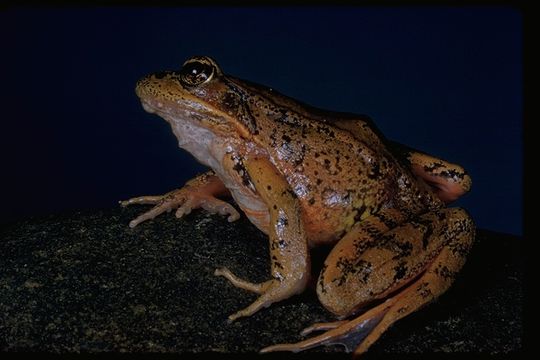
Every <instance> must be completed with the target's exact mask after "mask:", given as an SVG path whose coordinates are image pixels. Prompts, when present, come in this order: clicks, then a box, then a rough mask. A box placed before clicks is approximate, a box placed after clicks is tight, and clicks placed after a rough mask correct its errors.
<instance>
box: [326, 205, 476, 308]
mask: <svg viewBox="0 0 540 360" xmlns="http://www.w3.org/2000/svg"><path fill="white" fill-rule="evenodd" d="M361 226H362V225H361V224H360V227H361ZM359 230H362V229H361V228H360V229H359ZM358 233H360V236H357V232H354V231H353V232H351V233H349V234H347V236H345V237H344V238H343V239H342V240H340V242H339V243H338V244H336V246H335V247H334V248H333V249H332V251H331V252H330V254H329V256H328V257H327V259H326V261H325V265H324V266H323V269H322V270H321V274H320V276H319V281H318V283H317V294H318V296H319V299H320V301H321V303H322V304H323V305H324V306H325V308H327V309H328V310H330V311H331V312H333V313H334V314H336V315H338V316H339V317H346V316H348V315H351V314H353V313H355V312H356V311H358V310H359V309H360V308H361V307H363V306H364V305H366V304H368V303H370V302H371V301H373V300H377V299H382V298H385V297H387V296H388V295H389V294H390V293H393V292H395V291H396V290H398V289H400V288H401V287H402V286H404V285H406V284H407V283H409V282H410V281H411V280H413V279H414V278H416V277H417V276H418V275H420V274H421V273H422V272H424V271H425V270H426V269H428V270H429V271H438V272H446V273H448V274H452V275H453V274H454V273H453V272H455V271H456V272H457V271H458V270H459V269H460V268H461V266H462V264H463V262H464V261H465V256H466V254H467V251H468V249H469V247H470V245H471V242H472V240H473V237H474V226H473V224H472V221H471V219H470V217H469V216H468V215H467V213H466V212H465V211H464V210H462V209H458V208H451V209H448V208H445V209H440V210H436V211H433V212H428V213H425V214H423V215H420V216H418V217H417V218H414V219H412V220H410V221H409V222H407V223H402V224H400V225H398V226H396V227H394V228H393V229H391V230H389V231H387V232H385V233H382V234H375V236H374V237H373V238H372V239H370V240H366V239H365V238H364V234H363V233H361V231H358ZM358 237H360V238H363V239H362V241H357V239H358ZM437 264H438V265H437ZM434 266H435V267H436V268H434ZM449 269H452V270H451V271H450V270H449ZM429 271H428V272H429ZM448 280H452V279H448V278H447V277H445V276H434V277H432V278H431V280H430V281H432V282H433V283H430V284H429V288H430V289H432V290H431V291H432V294H431V293H430V294H429V296H432V295H433V296H436V295H438V294H439V293H442V292H444V291H445V290H446V288H447V287H448V286H449V285H450V282H451V281H448ZM433 296H432V297H433ZM411 306H414V305H411Z"/></svg>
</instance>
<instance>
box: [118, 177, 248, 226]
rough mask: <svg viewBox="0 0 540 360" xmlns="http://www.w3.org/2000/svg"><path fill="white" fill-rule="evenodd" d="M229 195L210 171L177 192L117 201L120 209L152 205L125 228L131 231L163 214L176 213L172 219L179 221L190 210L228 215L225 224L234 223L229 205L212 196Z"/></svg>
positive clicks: (233, 212)
mask: <svg viewBox="0 0 540 360" xmlns="http://www.w3.org/2000/svg"><path fill="white" fill-rule="evenodd" d="M226 195H230V193H229V191H228V190H227V188H226V187H225V185H224V184H223V182H222V181H221V180H220V179H219V178H218V177H217V176H216V175H215V173H214V172H213V171H208V172H206V173H204V174H201V175H199V176H197V177H195V178H193V179H191V180H189V181H188V182H187V183H186V184H185V185H184V187H182V188H181V189H177V190H173V191H171V192H168V193H166V194H164V195H158V196H140V197H135V198H131V199H129V200H124V201H120V202H119V203H120V205H122V206H128V205H133V204H153V205H156V206H154V207H153V208H152V209H150V210H149V211H147V212H145V213H143V214H142V215H139V216H138V217H137V218H135V219H133V220H132V221H130V223H129V226H130V227H132V228H133V227H135V226H137V225H138V224H140V223H141V222H143V221H146V220H149V219H153V218H155V217H156V216H158V215H160V214H163V213H164V212H170V211H171V210H173V209H177V210H176V214H175V215H176V217H177V218H181V217H182V216H184V215H187V214H189V213H190V212H191V210H193V209H197V208H203V209H205V210H206V211H208V212H210V213H213V214H216V213H217V214H221V215H229V217H228V220H229V222H232V221H235V220H238V219H239V218H240V214H239V213H238V211H236V209H235V208H234V207H233V206H232V205H231V204H229V203H227V202H225V201H223V200H220V199H217V198H216V196H226Z"/></svg>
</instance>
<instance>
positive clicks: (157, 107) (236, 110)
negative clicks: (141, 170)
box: [135, 56, 256, 138]
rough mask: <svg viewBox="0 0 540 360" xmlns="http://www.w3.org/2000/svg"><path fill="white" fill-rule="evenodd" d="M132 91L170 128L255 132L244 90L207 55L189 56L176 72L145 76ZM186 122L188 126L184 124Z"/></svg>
mask: <svg viewBox="0 0 540 360" xmlns="http://www.w3.org/2000/svg"><path fill="white" fill-rule="evenodd" d="M135 92H136V93H137V96H139V98H140V99H141V102H142V105H143V107H144V109H145V110H146V111H147V112H150V113H156V114H157V115H159V116H161V117H163V118H164V119H166V120H167V121H168V122H169V123H170V124H171V125H172V126H173V128H174V127H176V128H179V127H182V128H183V129H186V130H183V131H190V130H189V129H194V128H201V129H206V130H209V131H210V132H212V133H213V134H220V135H222V136H229V137H230V136H237V135H238V136H241V137H243V138H247V137H249V136H250V135H251V134H253V133H254V132H256V125H255V124H254V121H253V119H252V118H251V115H250V111H249V110H248V108H247V106H249V105H248V99H247V97H248V96H247V94H246V92H245V91H243V89H242V88H239V87H238V86H235V84H234V83H233V82H232V81H230V79H229V78H227V77H226V76H225V75H224V74H223V72H222V71H221V69H220V67H219V65H218V64H217V63H216V62H215V61H214V60H213V59H211V58H210V57H207V56H194V57H191V58H189V59H188V60H187V61H186V62H185V63H184V64H183V66H182V68H181V69H180V70H178V71H165V72H159V73H155V74H150V75H148V76H145V77H144V78H142V79H141V80H139V81H138V82H137V86H136V88H135ZM188 123H189V125H190V126H189V127H185V126H184V125H183V124H188ZM178 135H179V134H177V136H178ZM185 135H188V136H189V134H185Z"/></svg>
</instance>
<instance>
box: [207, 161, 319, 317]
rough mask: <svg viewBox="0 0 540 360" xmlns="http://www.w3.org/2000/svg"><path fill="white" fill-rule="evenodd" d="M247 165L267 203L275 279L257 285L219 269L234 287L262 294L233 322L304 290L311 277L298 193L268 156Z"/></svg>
mask: <svg viewBox="0 0 540 360" xmlns="http://www.w3.org/2000/svg"><path fill="white" fill-rule="evenodd" d="M245 166H246V169H247V172H248V174H249V177H250V179H251V181H252V183H253V185H254V186H255V189H256V190H257V193H258V194H259V195H260V197H261V198H262V199H263V201H264V202H265V203H266V204H267V205H268V211H269V214H270V224H269V227H268V229H269V230H268V235H269V240H270V257H271V273H272V279H270V280H268V281H266V282H263V283H261V284H254V283H250V282H248V281H245V280H242V279H239V278H238V277H236V276H235V275H234V274H232V273H231V272H230V271H229V270H228V269H225V268H223V269H218V270H216V272H215V274H216V275H220V276H223V277H225V278H227V279H228V280H229V281H230V282H231V283H232V284H233V285H234V286H237V287H239V288H242V289H245V290H249V291H252V292H255V293H257V294H260V296H259V298H258V299H257V300H256V301H255V302H253V303H252V304H251V305H250V306H248V307H247V308H245V309H243V310H240V311H238V312H236V313H235V314H232V315H231V316H229V320H230V321H233V320H235V319H237V318H239V317H243V316H250V315H252V314H254V313H255V312H257V311H258V310H260V309H262V308H264V307H268V306H269V305H270V304H272V303H274V302H276V301H280V300H283V299H286V298H288V297H290V296H292V295H294V294H297V293H300V292H302V291H303V290H304V289H305V287H306V286H307V283H308V280H309V276H310V264H309V252H308V246H307V240H306V236H305V233H304V227H303V223H302V217H301V213H300V211H301V209H300V204H299V202H298V199H297V197H296V195H295V194H294V192H292V191H291V189H290V188H289V184H288V183H287V182H286V181H285V179H284V178H283V177H282V176H281V175H280V174H279V173H278V172H277V170H276V169H275V167H274V166H273V165H272V163H270V162H269V161H268V160H267V159H266V158H251V159H247V160H246V161H245Z"/></svg>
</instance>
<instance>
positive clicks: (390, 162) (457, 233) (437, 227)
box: [121, 56, 475, 354]
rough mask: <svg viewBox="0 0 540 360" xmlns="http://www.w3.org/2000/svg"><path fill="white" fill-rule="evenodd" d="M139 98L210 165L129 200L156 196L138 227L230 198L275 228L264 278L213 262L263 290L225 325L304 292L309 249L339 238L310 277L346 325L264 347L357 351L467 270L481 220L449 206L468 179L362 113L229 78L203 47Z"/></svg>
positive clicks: (149, 81)
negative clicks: (162, 190) (168, 187)
mask: <svg viewBox="0 0 540 360" xmlns="http://www.w3.org/2000/svg"><path fill="white" fill-rule="evenodd" d="M136 93H137V95H138V96H139V98H140V99H141V102H142V105H143V107H144V109H145V110H146V111H148V112H150V113H155V114H157V115H159V116H160V117H162V118H164V119H165V120H166V121H167V122H168V123H169V124H170V125H171V128H172V131H173V132H174V134H175V135H176V137H177V138H178V144H179V146H180V147H181V148H183V149H185V150H187V151H188V152H190V153H191V154H192V155H193V156H194V157H195V158H196V159H197V160H198V161H199V162H201V163H202V164H204V165H207V166H208V167H210V168H211V169H212V170H211V171H209V172H207V173H205V174H202V175H200V176H197V177H196V178H194V179H192V180H190V181H189V182H187V183H186V185H185V186H184V187H182V188H181V189H179V190H174V191H172V192H170V193H167V194H165V195H162V196H142V197H137V198H133V199H130V200H126V201H122V202H121V204H122V205H123V206H126V205H130V204H155V207H154V208H152V209H151V210H149V211H148V212H146V213H144V214H142V215H140V216H139V217H137V218H136V219H134V220H133V221H131V222H130V226H131V227H134V226H136V225H137V224H139V223H141V222H142V221H145V220H148V219H152V218H154V217H155V216H157V215H159V214H161V213H164V212H169V211H171V210H173V209H177V210H176V217H178V218H180V217H182V216H183V215H185V214H188V213H189V212H190V211H191V210H192V209H196V208H203V209H205V210H207V211H210V212H212V213H219V214H222V215H228V220H229V221H234V220H237V219H238V218H239V217H240V214H239V213H238V212H237V211H236V210H235V208H234V207H232V206H231V205H230V204H229V203H227V202H225V201H223V200H220V199H218V197H222V196H227V195H231V196H232V197H233V198H234V200H235V201H236V203H237V204H238V206H239V207H240V208H241V209H242V211H243V212H244V213H245V214H246V215H247V217H248V218H249V220H250V221H251V222H252V223H253V224H254V225H255V226H257V227H258V228H259V229H260V230H261V231H263V232H264V233H265V234H267V235H268V237H269V242H270V244H269V248H270V263H271V274H272V278H271V279H269V280H268V281H265V282H263V283H251V282H249V281H247V280H244V279H240V278H238V277H237V276H235V275H234V274H233V273H232V272H231V271H229V270H228V269H226V268H221V269H217V270H216V271H215V274H216V275H219V276H223V277H225V278H226V279H228V280H229V281H230V282H231V283H232V284H233V285H234V286H236V287H239V288H242V289H245V290H247V291H251V292H254V293H256V294H258V295H259V297H258V298H257V300H256V301H255V302H253V303H252V304H251V305H249V306H248V307H246V308H245V309H242V310H240V311H238V312H236V313H234V314H232V315H230V316H229V320H230V321H233V320H235V319H237V318H239V317H244V316H250V315H252V314H254V313H255V312H257V311H259V310H260V309H262V308H264V307H267V306H269V305H270V304H272V303H274V302H276V301H280V300H283V299H286V298H288V297H290V296H292V295H294V294H298V293H300V292H302V291H304V290H305V289H306V287H307V286H308V284H309V283H310V280H311V266H310V248H312V247H315V246H318V245H323V244H325V245H331V246H332V250H331V251H330V253H329V255H328V256H327V258H326V260H325V262H324V265H323V266H322V269H321V271H320V274H319V276H318V279H315V278H313V280H316V282H315V286H316V292H317V296H318V298H319V300H320V302H321V304H322V305H323V306H324V307H325V308H326V309H328V310H329V311H330V312H332V313H333V314H335V315H336V317H337V318H338V319H339V320H338V321H335V322H330V323H317V324H314V325H312V326H310V327H308V328H307V329H305V330H304V332H303V334H308V333H310V332H312V331H325V332H323V333H322V334H320V335H318V336H315V337H312V338H308V339H306V340H304V341H300V342H298V343H296V344H278V345H273V346H269V347H266V348H264V349H262V350H261V352H269V351H295V352H296V351H300V350H304V349H307V348H311V347H314V346H317V345H327V344H344V345H345V346H346V347H347V348H348V350H349V351H352V350H354V353H355V354H361V353H363V352H365V351H366V350H367V349H368V347H369V346H370V345H371V344H373V342H375V341H376V340H377V339H378V338H379V337H380V336H381V334H382V333H383V332H384V331H385V330H386V329H388V327H389V326H390V325H392V324H393V323H394V322H395V321H397V320H399V319H400V318H402V317H404V316H406V315H408V314H410V313H412V312H413V311H415V310H417V309H419V308H420V307H422V306H423V305H425V304H427V303H429V302H430V301H432V300H433V299H435V298H436V297H437V296H439V295H441V294H442V293H443V292H444V291H446V289H448V288H449V286H450V285H451V284H452V282H453V280H454V278H455V276H456V274H457V272H458V271H459V270H460V269H461V267H462V266H463V264H464V262H465V258H466V255H467V253H468V251H469V249H470V247H471V245H472V242H473V239H474V233H475V231H474V224H473V222H472V220H471V218H470V217H469V215H468V214H467V212H466V211H465V210H463V209H460V208H447V207H446V204H447V203H449V202H451V201H453V200H455V199H457V198H458V197H459V196H461V195H462V194H464V193H465V192H467V191H468V190H469V189H470V185H471V179H470V177H469V176H468V175H467V173H466V172H465V171H464V170H463V169H462V168H461V167H460V166H458V165H455V164H451V163H449V162H447V161H444V160H441V159H437V158H435V157H432V156H430V155H427V154H425V153H422V152H419V151H417V150H414V149H411V148H408V147H406V146H403V145H400V144H398V143H395V142H391V141H389V140H387V139H386V138H385V137H384V136H383V135H382V134H381V133H380V132H379V130H377V128H376V127H375V125H374V124H373V123H372V121H371V120H370V119H369V118H367V117H366V116H361V115H352V114H345V113H335V112H329V111H324V110H321V109H316V108H314V107H311V106H309V105H306V104H303V103H301V102H299V101H296V100H294V99H291V98H289V97H286V96H284V95H282V94H279V93H278V92H276V91H274V90H273V89H271V88H267V87H264V86H261V85H258V84H254V83H251V82H248V81H245V80H240V79H237V78H235V77H232V76H228V75H225V74H223V72H222V71H221V69H220V67H219V66H218V65H217V63H216V62H215V61H214V60H212V59H211V58H209V57H205V56H195V57H192V58H190V59H188V60H187V61H186V62H185V63H184V65H183V67H182V69H181V70H179V71H169V72H159V73H155V74H152V75H148V76H146V77H144V78H142V79H141V80H139V82H138V83H137V86H136ZM373 304H375V305H373ZM367 305H371V308H369V310H367V311H365V309H366V306H367ZM360 310H362V311H364V312H363V313H360Z"/></svg>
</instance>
